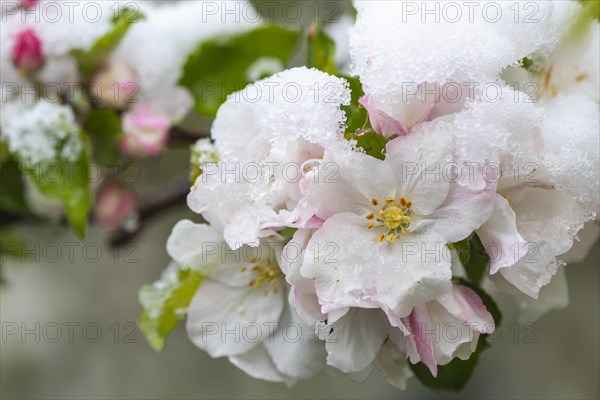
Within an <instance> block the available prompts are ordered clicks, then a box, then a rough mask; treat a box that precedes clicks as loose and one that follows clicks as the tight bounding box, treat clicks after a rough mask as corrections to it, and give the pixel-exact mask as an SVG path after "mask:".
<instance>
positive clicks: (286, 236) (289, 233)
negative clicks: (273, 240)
mask: <svg viewBox="0 0 600 400" xmlns="http://www.w3.org/2000/svg"><path fill="white" fill-rule="evenodd" d="M297 230H298V228H285V229H282V230H280V231H279V232H277V233H278V234H279V235H281V237H283V240H284V241H288V240H290V239H291V238H292V237H294V234H295V233H296V231H297Z"/></svg>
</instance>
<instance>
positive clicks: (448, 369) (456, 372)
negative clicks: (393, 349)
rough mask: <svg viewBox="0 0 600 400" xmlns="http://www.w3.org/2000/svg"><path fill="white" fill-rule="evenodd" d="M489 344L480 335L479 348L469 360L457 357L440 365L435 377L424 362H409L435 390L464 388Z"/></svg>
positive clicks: (420, 377)
mask: <svg viewBox="0 0 600 400" xmlns="http://www.w3.org/2000/svg"><path fill="white" fill-rule="evenodd" d="M487 347H489V345H488V344H487V342H486V340H485V338H484V335H481V336H479V341H478V342H477V349H476V350H475V352H473V354H471V357H469V358H468V359H467V360H461V359H460V358H455V359H454V360H452V361H450V363H448V364H447V365H439V366H438V373H437V377H433V375H431V372H430V371H429V368H427V367H426V366H425V364H423V363H422V362H420V363H417V364H412V363H409V365H410V369H411V370H412V371H413V373H414V374H415V377H416V378H417V379H418V380H419V381H420V382H421V383H422V384H423V385H425V386H427V387H428V388H430V389H433V390H453V391H459V390H462V389H463V388H464V387H465V385H466V384H467V382H468V381H469V379H470V378H471V376H472V375H473V371H475V366H476V365H477V362H478V361H479V355H480V353H481V352H482V351H483V350H485V349H486V348H487Z"/></svg>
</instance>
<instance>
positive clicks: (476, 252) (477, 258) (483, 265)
mask: <svg viewBox="0 0 600 400" xmlns="http://www.w3.org/2000/svg"><path fill="white" fill-rule="evenodd" d="M468 243H469V250H470V251H469V254H470V256H469V261H468V262H466V263H463V265H464V267H465V271H466V272H467V277H468V278H469V281H470V282H472V283H473V284H474V285H479V283H480V282H481V278H483V274H484V273H485V271H486V270H487V267H488V265H489V263H490V257H489V256H488V254H487V252H486V251H485V247H484V246H483V243H481V240H480V239H479V236H477V235H472V236H471V237H470V238H469V239H468ZM459 254H460V253H459ZM461 261H462V259H461Z"/></svg>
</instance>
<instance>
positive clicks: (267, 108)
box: [188, 68, 350, 248]
mask: <svg viewBox="0 0 600 400" xmlns="http://www.w3.org/2000/svg"><path fill="white" fill-rule="evenodd" d="M349 100H350V93H349V90H348V87H347V82H346V81H344V80H343V79H340V78H337V77H334V76H331V75H328V74H325V73H323V72H320V71H317V70H310V69H307V68H293V69H290V70H287V71H285V72H282V73H279V74H276V75H274V76H272V77H270V78H267V79H263V80H262V81H259V82H255V83H254V84H251V85H249V86H248V87H246V88H245V89H244V90H243V91H241V92H238V93H234V94H232V95H230V96H229V98H228V99H227V101H226V102H225V103H224V104H223V105H222V106H221V108H220V109H219V112H218V114H217V118H216V120H215V122H214V124H213V128H212V138H213V139H214V141H215V148H216V150H217V152H218V154H219V163H217V164H216V165H213V166H211V167H210V168H206V169H205V170H204V172H203V174H202V175H201V176H199V177H198V178H197V180H196V182H195V184H194V186H193V187H192V190H191V192H190V194H189V196H188V205H189V207H190V208H191V209H192V210H193V211H195V212H197V213H201V214H202V215H203V217H204V218H205V219H206V220H207V221H209V222H210V223H212V224H214V225H217V226H222V227H223V229H224V237H225V240H226V241H227V243H228V244H229V245H230V246H231V247H233V248H237V247H239V246H241V245H243V244H250V245H254V246H255V245H257V243H258V239H259V237H261V236H266V235H268V234H270V233H271V232H272V229H271V228H276V227H284V226H291V225H294V224H295V223H296V222H298V216H297V215H295V214H293V213H292V212H291V210H293V209H294V207H295V204H296V203H297V201H298V200H299V198H300V186H299V185H300V180H301V177H302V174H304V173H305V171H308V170H310V169H311V168H312V167H311V165H312V164H311V160H314V159H318V158H320V157H322V156H323V152H324V149H325V148H328V147H336V146H340V147H344V146H345V147H349V143H348V142H344V141H343V125H342V124H343V121H344V113H343V111H342V110H341V109H340V106H341V105H343V104H348V102H349ZM298 110H302V112H298ZM250 140H251V141H252V143H253V144H252V146H248V145H247V143H248V142H249V141H250ZM304 222H308V220H307V221H304Z"/></svg>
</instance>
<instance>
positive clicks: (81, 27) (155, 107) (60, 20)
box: [0, 0, 262, 233]
mask: <svg viewBox="0 0 600 400" xmlns="http://www.w3.org/2000/svg"><path fill="white" fill-rule="evenodd" d="M244 5H246V6H248V11H247V15H248V18H247V19H233V18H229V19H228V20H227V21H221V17H220V15H219V14H216V13H212V14H210V13H208V12H207V10H210V8H207V6H206V4H205V3H204V2H198V1H182V2H177V3H173V4H160V3H158V2H146V1H139V2H138V1H128V2H124V1H114V2H110V1H100V2H95V1H89V2H83V3H73V2H68V1H66V2H65V1H53V2H50V1H47V0H28V1H25V0H23V1H20V0H19V1H17V0H14V1H11V0H5V1H2V4H1V6H2V7H1V18H2V46H0V69H1V71H2V76H1V86H2V87H1V96H2V102H1V110H2V118H1V120H0V122H1V130H2V136H1V142H2V144H3V145H4V144H6V146H7V148H8V151H9V152H10V157H11V158H12V159H14V161H16V162H18V163H19V165H20V169H21V170H22V172H23V175H24V178H23V179H24V181H25V191H26V193H25V197H26V200H27V208H28V210H29V211H32V212H33V213H35V214H39V215H40V216H43V217H50V218H51V219H58V218H61V217H63V216H64V215H65V213H66V214H69V213H70V211H69V210H68V208H69V205H68V204H66V203H69V202H71V203H72V205H73V204H74V202H73V201H72V197H71V196H69V195H68V194H65V193H66V189H64V188H57V190H56V191H54V193H50V192H52V190H50V189H49V188H48V187H47V186H44V184H45V182H43V181H44V179H45V177H40V176H32V175H33V174H34V173H30V171H36V170H40V168H39V167H40V163H45V164H46V165H48V164H57V165H62V164H61V163H72V164H73V163H76V164H77V166H78V167H79V166H81V168H82V169H86V168H87V165H84V164H87V163H89V161H90V159H91V158H92V156H91V155H89V154H87V151H88V145H89V144H90V143H91V148H92V153H93V156H96V155H97V154H98V153H99V150H98V149H106V150H107V151H106V152H107V153H111V154H110V155H109V157H104V158H102V157H100V158H99V159H95V160H94V159H92V160H91V161H96V162H97V163H99V164H101V165H102V167H109V168H112V167H113V166H114V164H115V163H117V162H118V161H119V160H123V161H124V162H123V164H126V163H127V162H132V160H134V161H135V160H139V159H141V158H144V157H150V156H157V155H159V154H161V153H162V152H163V151H164V149H165V148H166V146H167V144H168V141H169V139H170V130H171V128H172V127H174V126H176V125H177V124H179V123H180V122H181V121H182V120H183V119H184V117H185V116H186V115H187V114H188V113H189V112H190V111H191V110H192V108H193V106H194V99H193V94H192V93H190V90H188V88H185V87H183V86H181V84H180V83H179V80H180V78H181V77H182V75H183V73H184V66H185V63H186V61H187V60H188V57H189V56H190V54H192V53H193V52H194V51H196V49H197V48H198V46H199V45H201V44H202V43H204V41H207V40H211V39H213V38H214V37H217V36H219V37H226V35H236V34H242V33H244V32H248V31H250V30H251V29H252V28H256V27H257V26H261V25H262V22H261V19H260V17H259V16H258V15H257V14H256V12H255V10H254V9H253V8H250V7H249V6H250V4H249V3H247V2H245V1H238V2H237V7H241V6H244ZM250 17H252V18H250ZM147 43H151V45H148V44H147ZM211 68H213V69H215V70H216V69H220V68H222V67H221V66H219V65H215V66H213V67H208V68H207V71H208V72H210V71H211ZM107 110H108V111H109V112H106V111H107ZM98 111H100V112H98ZM109 117H110V118H111V119H112V120H110V121H109ZM88 126H91V128H89V129H88ZM92 130H93V131H92ZM113 139H114V140H113ZM107 158H109V159H110V163H106V162H105V161H104V160H105V159H107ZM105 164H108V165H105ZM42 169H43V168H42ZM78 174H79V175H84V176H85V177H86V179H82V180H81V182H77V185H79V186H80V187H78V189H80V191H81V192H82V193H83V192H87V191H90V190H92V191H95V192H97V195H95V196H94V195H92V196H87V195H85V196H80V199H81V202H80V204H79V205H78V206H77V207H78V208H79V209H80V211H79V214H80V216H79V220H81V221H85V220H86V219H87V214H88V207H89V206H90V203H91V201H90V200H89V199H87V198H89V197H95V198H96V200H97V201H96V204H97V208H98V209H96V210H94V213H93V214H94V216H95V217H96V218H95V220H96V222H97V225H98V226H100V227H103V228H106V229H109V230H117V229H119V228H121V227H122V225H123V223H124V218H125V216H127V215H129V214H131V213H132V212H134V211H135V209H136V204H135V203H136V201H135V194H134V192H133V189H132V188H131V187H129V186H128V185H125V184H124V182H115V181H107V182H104V184H101V183H99V182H97V181H95V182H92V183H95V185H90V182H89V179H88V178H89V177H90V176H93V175H94V174H96V175H97V172H96V173H93V172H91V173H88V172H87V171H84V172H82V173H79V172H78ZM103 175H106V176H110V175H112V174H110V173H109V172H106V173H105V174H103ZM4 176H5V174H3V177H4ZM68 183H72V182H68ZM117 188H118V190H117ZM57 191H62V192H63V194H60V193H58V194H57ZM61 197H62V198H61ZM84 197H85V198H86V199H84ZM65 208H67V210H66V212H65ZM73 208H75V206H73ZM10 211H13V210H10ZM69 219H71V218H69ZM77 230H78V231H79V233H82V231H83V229H77Z"/></svg>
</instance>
